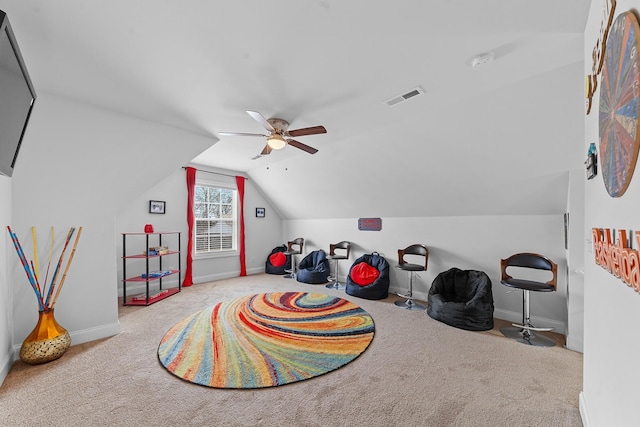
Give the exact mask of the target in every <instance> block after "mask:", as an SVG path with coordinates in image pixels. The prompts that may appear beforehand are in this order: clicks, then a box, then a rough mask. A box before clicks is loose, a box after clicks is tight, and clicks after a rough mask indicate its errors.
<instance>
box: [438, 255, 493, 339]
mask: <svg viewBox="0 0 640 427" xmlns="http://www.w3.org/2000/svg"><path fill="white" fill-rule="evenodd" d="M428 302H429V304H428V306H427V314H428V315H429V316H431V317H432V318H433V319H436V320H438V321H440V322H442V323H446V324H447V325H450V326H454V327H456V328H460V329H466V330H467V331H486V330H489V329H492V328H493V292H492V291H491V279H489V276H487V275H486V274H485V273H484V272H482V271H476V270H460V269H459V268H455V267H454V268H451V269H449V270H447V271H445V272H442V273H440V274H438V275H437V276H436V278H435V279H434V280H433V283H432V284H431V289H429V296H428Z"/></svg>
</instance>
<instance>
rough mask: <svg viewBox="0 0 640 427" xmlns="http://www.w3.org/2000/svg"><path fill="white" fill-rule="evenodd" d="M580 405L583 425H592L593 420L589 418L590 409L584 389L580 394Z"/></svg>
mask: <svg viewBox="0 0 640 427" xmlns="http://www.w3.org/2000/svg"><path fill="white" fill-rule="evenodd" d="M578 407H579V408H580V418H582V425H583V426H584V427H590V426H591V421H590V420H589V411H587V401H586V399H585V398H584V391H581V392H580V394H579V402H578Z"/></svg>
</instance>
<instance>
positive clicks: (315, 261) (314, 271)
mask: <svg viewBox="0 0 640 427" xmlns="http://www.w3.org/2000/svg"><path fill="white" fill-rule="evenodd" d="M296 279H297V280H298V282H303V283H312V284H316V283H327V282H328V281H329V260H328V259H327V254H326V253H325V252H324V251H323V250H322V249H319V250H317V251H313V252H311V253H309V254H308V255H307V256H305V257H304V258H302V261H300V264H298V272H297V273H296Z"/></svg>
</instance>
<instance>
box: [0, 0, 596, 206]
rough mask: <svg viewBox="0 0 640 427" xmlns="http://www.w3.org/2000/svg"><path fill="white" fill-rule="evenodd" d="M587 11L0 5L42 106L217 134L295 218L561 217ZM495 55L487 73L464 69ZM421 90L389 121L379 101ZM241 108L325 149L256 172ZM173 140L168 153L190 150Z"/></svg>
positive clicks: (577, 119)
mask: <svg viewBox="0 0 640 427" xmlns="http://www.w3.org/2000/svg"><path fill="white" fill-rule="evenodd" d="M589 3H590V2H588V1H585V0H565V1H561V2H558V1H556V0H540V1H535V2H534V1H525V0H485V1H477V0H438V1H429V2H427V1H418V0H412V1H410V0H395V1H393V2H372V1H365V0H350V1H344V0H320V1H313V2H312V1H293V0H272V1H257V0H251V1H210V0H209V1H208V0H180V1H177V0H136V1H133V0H110V1H108V2H107V1H97V0H57V1H48V0H28V1H24V0H0V9H2V10H4V11H5V12H7V14H8V16H9V18H10V21H11V24H12V26H13V29H14V32H15V33H16V36H17V38H18V41H19V44H20V48H21V50H22V54H23V56H24V58H25V61H26V62H27V65H28V68H29V71H30V73H31V77H32V79H33V81H34V83H35V85H36V89H37V90H44V91H48V92H51V93H56V94H60V95H63V96H65V97H68V98H72V99H75V100H78V101H80V102H86V103H89V104H92V105H96V106H99V107H102V108H106V109H109V110H115V111H119V112H122V113H124V114H128V115H132V116H136V117H139V118H142V119H146V120H151V121H154V122H158V123H163V124H168V125H171V126H175V127H177V128H181V129H183V130H185V131H187V132H192V133H196V134H199V135H205V136H210V137H211V141H212V147H211V148H210V149H208V150H207V151H205V152H204V153H202V154H201V155H200V156H198V157H197V158H195V159H194V163H197V164H202V165H209V166H212V167H216V168H223V169H229V170H235V171H241V172H245V173H246V174H247V175H248V176H249V177H250V179H252V180H253V181H254V182H255V183H256V185H258V186H259V187H260V189H261V190H262V191H263V192H264V193H265V194H266V195H267V196H268V197H269V199H270V200H271V201H272V202H273V203H274V206H275V208H276V209H277V210H278V211H279V212H280V213H281V214H282V215H283V216H284V217H285V218H331V217H340V218H347V217H359V216H381V217H385V216H386V217H390V216H444V215H455V216H458V215H501V214H514V215H517V214H558V213H561V212H564V210H565V207H566V195H567V185H568V171H569V170H577V169H579V168H581V167H582V162H583V160H584V159H583V157H584V154H585V153H582V147H584V143H585V141H584V136H583V135H584V132H583V119H584V75H585V69H587V68H589V67H587V66H585V64H584V63H583V60H582V58H583V51H584V49H585V47H584V46H583V31H584V26H585V23H586V19H587V14H588V11H589V7H590V5H589ZM484 53H493V54H494V56H495V59H494V61H493V62H492V63H490V64H487V65H484V66H480V67H475V68H474V67H472V65H471V63H472V60H473V58H474V57H476V56H477V55H480V54H484ZM417 87H418V88H420V89H421V90H422V91H423V92H424V93H423V94H421V95H418V96H416V97H413V98H410V99H408V100H406V101H404V102H401V103H399V104H396V105H395V106H392V107H390V106H388V105H387V104H386V103H385V102H384V101H385V100H388V99H390V98H392V97H395V96H398V95H401V94H403V93H406V92H409V91H411V90H412V89H414V88H417ZM246 110H256V111H259V112H261V113H262V114H263V115H264V116H265V117H266V118H271V117H279V118H282V119H285V120H287V121H289V123H290V124H291V126H290V128H291V129H296V128H302V127H307V126H314V125H324V126H325V127H326V129H327V133H326V134H323V135H313V136H303V137H300V138H297V139H298V140H299V141H300V142H303V143H305V144H308V145H311V146H313V147H315V148H317V149H318V150H319V152H318V153H316V154H314V155H310V154H307V153H305V152H303V151H300V150H297V149H295V148H292V147H286V148H285V149H283V150H280V151H274V152H272V153H271V154H270V155H268V156H262V157H258V158H256V156H257V155H258V154H259V153H260V152H261V151H262V149H263V147H264V144H265V141H264V139H263V138H256V137H240V136H234V137H229V136H224V137H222V136H220V135H219V132H248V133H264V129H263V128H262V127H261V126H260V124H258V123H257V122H256V121H255V120H253V119H252V118H251V117H250V116H249V115H247V113H246V112H245V111H246ZM181 143H182V142H181V141H176V144H181Z"/></svg>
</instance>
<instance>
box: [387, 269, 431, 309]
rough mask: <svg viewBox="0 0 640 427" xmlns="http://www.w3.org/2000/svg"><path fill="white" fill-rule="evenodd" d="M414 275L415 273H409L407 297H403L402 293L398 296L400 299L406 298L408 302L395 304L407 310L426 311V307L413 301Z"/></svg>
mask: <svg viewBox="0 0 640 427" xmlns="http://www.w3.org/2000/svg"><path fill="white" fill-rule="evenodd" d="M413 274H414V272H413V271H410V272H409V293H408V294H407V295H402V294H400V293H398V294H397V295H398V296H399V297H402V298H406V300H405V301H396V302H395V303H394V304H395V305H397V306H398V307H402V308H406V309H407V310H426V309H427V306H426V305H424V304H420V303H419V302H415V301H414V300H413Z"/></svg>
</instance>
